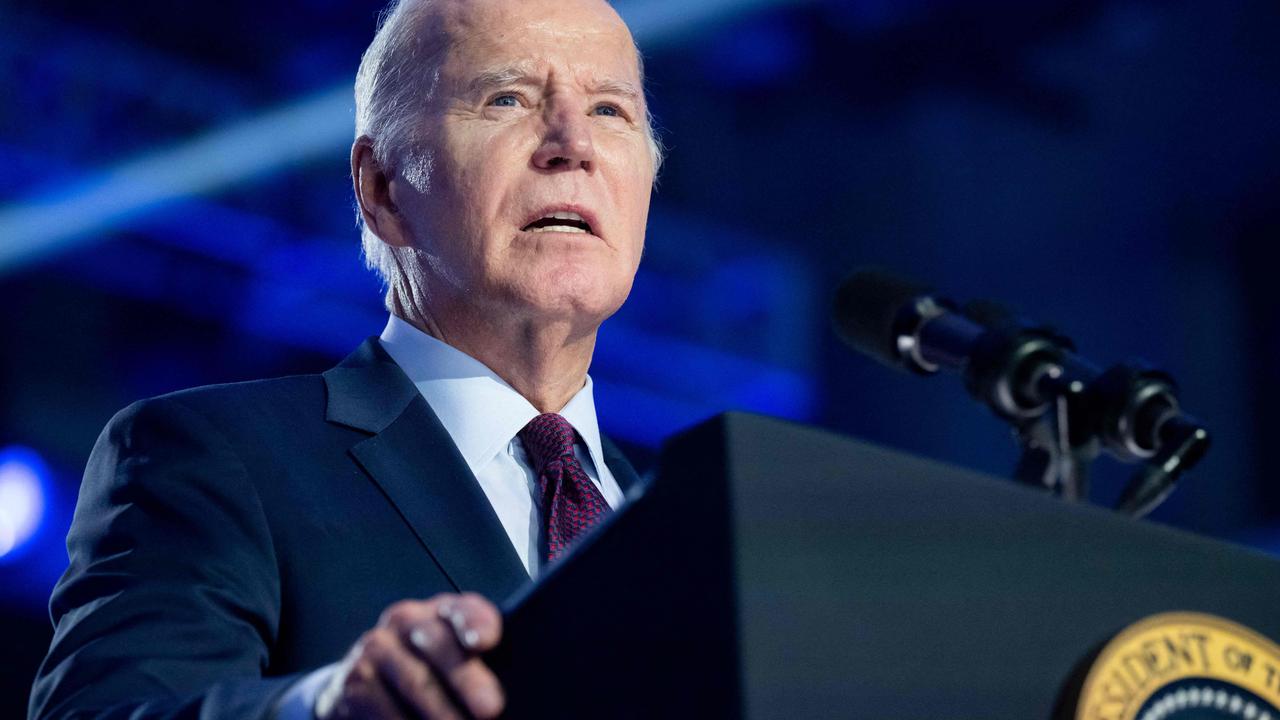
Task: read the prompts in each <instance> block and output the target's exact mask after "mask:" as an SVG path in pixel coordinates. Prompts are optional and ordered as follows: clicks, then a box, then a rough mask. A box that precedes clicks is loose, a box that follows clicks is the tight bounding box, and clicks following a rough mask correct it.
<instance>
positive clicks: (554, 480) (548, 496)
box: [520, 413, 609, 562]
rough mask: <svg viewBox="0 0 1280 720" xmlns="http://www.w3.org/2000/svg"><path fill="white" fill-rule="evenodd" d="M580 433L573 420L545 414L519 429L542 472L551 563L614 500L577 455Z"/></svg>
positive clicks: (541, 495)
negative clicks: (607, 498)
mask: <svg viewBox="0 0 1280 720" xmlns="http://www.w3.org/2000/svg"><path fill="white" fill-rule="evenodd" d="M575 437H576V433H575V432H574V430H573V426H572V425H570V424H569V421H568V420H565V419H564V418H563V417H560V416H559V415H557V414H555V413H545V414H543V415H539V416H538V417H536V418H534V419H532V420H530V421H529V424H528V425H525V426H524V429H523V430H521V431H520V442H522V443H524V449H525V452H526V453H528V454H529V459H530V460H532V461H533V468H534V471H535V472H536V473H537V474H538V492H539V500H540V503H539V505H540V508H539V509H540V510H541V511H542V529H543V537H544V538H546V546H545V547H546V554H545V555H544V556H543V560H545V561H546V562H550V561H552V560H555V559H556V558H558V557H560V556H561V555H563V554H564V553H565V551H566V550H568V549H569V546H570V545H571V544H572V543H573V541H574V539H575V538H577V537H578V536H580V535H582V534H584V533H586V531H587V530H590V529H591V528H592V527H594V526H595V525H596V524H597V523H599V522H600V520H602V519H603V518H604V516H605V515H607V514H608V513H609V503H607V502H605V499H604V496H603V495H601V494H600V490H599V489H597V488H596V486H595V483H593V482H591V478H589V477H587V473H586V471H585V470H583V469H582V463H579V462H578V458H577V457H576V456H575V455H574V454H573V443H574V439H575Z"/></svg>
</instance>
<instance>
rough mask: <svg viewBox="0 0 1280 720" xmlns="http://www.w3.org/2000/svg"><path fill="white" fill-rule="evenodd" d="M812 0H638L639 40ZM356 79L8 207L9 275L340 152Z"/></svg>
mask: <svg viewBox="0 0 1280 720" xmlns="http://www.w3.org/2000/svg"><path fill="white" fill-rule="evenodd" d="M804 1H805V0H702V1H701V2H699V3H688V2H687V0H631V1H630V2H619V3H618V4H617V5H616V7H617V9H618V11H619V13H621V14H622V15H623V17H625V18H627V20H628V22H629V23H630V24H631V27H632V28H633V30H634V33H635V36H636V40H637V42H639V43H640V44H641V45H643V46H646V47H660V46H661V45H662V44H663V42H664V41H666V40H676V39H684V38H686V37H687V36H688V35H689V34H690V33H692V32H696V31H700V30H702V29H705V28H707V27H709V26H712V25H714V24H716V23H718V22H723V21H726V20H729V19H732V18H733V17H737V16H739V15H742V14H744V13H748V12H754V11H759V10H763V9H765V8H768V7H772V6H778V5H787V4H798V3H800V2H804ZM352 106H353V102H352V97H351V87H350V84H349V83H348V82H345V81H344V82H343V83H342V84H341V85H339V86H336V87H333V88H331V89H329V90H326V91H324V92H320V93H318V94H315V95H312V96H310V97H307V98H304V99H301V100H296V101H294V102H290V103H288V104H286V105H284V106H282V107H278V108H276V109H273V110H270V111H268V112H265V113H263V114H261V115H258V116H256V117H253V118H251V119H248V120H242V121H238V122H234V123H231V124H229V125H226V126H223V127H220V128H216V129H214V130H212V131H210V132H207V133H205V134H203V135H201V136H200V137H197V138H195V139H193V140H190V141H186V142H183V143H179V144H177V145H174V146H171V147H168V148H164V149H159V150H154V151H150V152H147V153H145V154H144V155H142V156H141V157H137V158H134V159H132V160H127V161H125V162H123V163H121V164H120V165H117V166H115V167H112V168H108V169H106V170H103V171H100V172H96V173H91V174H89V175H87V176H86V177H84V178H83V179H81V180H80V181H78V182H75V183H72V184H70V185H66V186H59V187H56V188H50V189H46V190H45V191H43V192H37V193H35V194H33V195H30V196H28V197H26V198H23V199H21V200H19V201H17V202H16V203H13V204H10V205H8V206H6V207H2V208H0V237H3V238H5V242H4V244H3V245H0V275H4V274H6V273H11V272H14V271H16V270H18V269H20V268H22V267H25V266H28V265H30V264H32V263H35V262H39V261H40V260H42V259H44V258H47V257H50V256H52V255H55V254H57V253H61V252H64V251H66V250H68V249H71V248H74V247H77V246H80V245H85V244H89V243H94V242H101V241H103V240H105V239H107V238H108V236H109V235H108V234H109V232H110V231H111V230H112V229H113V228H116V227H118V226H119V225H120V224H121V223H124V222H127V221H129V220H132V219H135V218H137V217H139V216H140V215H142V214H144V213H146V212H148V211H150V210H152V209H155V208H157V207H159V206H162V205H164V204H165V203H168V202H172V201H174V200H179V199H181V198H184V197H190V196H193V195H202V194H209V193H214V192H217V191H219V190H222V189H225V188H228V187H231V186H234V185H235V184H237V183H241V182H245V181H248V180H253V179H257V178H261V177H264V176H266V175H268V174H270V173H273V172H277V171H280V170H283V169H285V168H288V167H290V166H292V165H295V164H298V163H302V162H306V161H308V160H311V159H313V158H317V157H322V156H324V155H326V154H331V153H334V152H336V151H337V150H338V149H340V148H342V147H343V146H344V145H345V143H346V142H347V141H348V140H349V139H350V137H351V133H352V130H351V128H352V112H353V109H352Z"/></svg>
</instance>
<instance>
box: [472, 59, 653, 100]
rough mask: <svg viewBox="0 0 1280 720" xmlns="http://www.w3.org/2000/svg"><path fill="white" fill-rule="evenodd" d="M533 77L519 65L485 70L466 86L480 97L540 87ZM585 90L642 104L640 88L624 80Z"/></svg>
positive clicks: (591, 83) (601, 82)
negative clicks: (506, 89)
mask: <svg viewBox="0 0 1280 720" xmlns="http://www.w3.org/2000/svg"><path fill="white" fill-rule="evenodd" d="M535 75H536V73H534V72H533V71H532V70H531V69H530V68H528V67H522V66H520V65H510V66H507V67H502V68H495V69H493V70H485V71H483V72H480V73H478V74H477V75H476V76H475V77H474V78H472V80H471V82H470V83H468V84H467V89H468V90H469V91H470V92H471V93H472V94H475V95H480V94H484V93H486V92H488V91H491V90H495V89H497V88H501V87H508V86H511V85H540V84H541V81H540V80H538V79H537V78H536V77H535ZM586 90H587V92H588V93H589V94H591V95H617V96H619V97H623V98H626V99H628V100H630V101H632V102H634V103H636V104H637V105H640V104H642V103H641V98H643V97H644V95H643V93H641V92H640V88H638V87H636V85H635V84H634V83H631V82H627V81H625V80H611V79H603V80H593V81H588V82H587V83H586Z"/></svg>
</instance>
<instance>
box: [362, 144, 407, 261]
mask: <svg viewBox="0 0 1280 720" xmlns="http://www.w3.org/2000/svg"><path fill="white" fill-rule="evenodd" d="M351 184H352V186H353V189H354V190H355V194H356V204H357V205H358V206H359V207H360V217H361V218H363V219H364V224H365V225H366V226H368V228H369V229H370V230H371V231H373V234H374V235H377V236H378V237H379V238H380V239H381V240H382V241H383V242H385V243H386V244H388V245H394V246H396V247H406V246H408V245H409V244H410V243H411V238H410V236H409V232H408V228H407V227H405V224H404V221H403V217H402V216H401V215H400V210H399V208H397V207H396V205H395V203H394V202H392V201H391V177H390V175H388V173H387V171H386V169H385V168H383V167H382V166H381V165H379V164H378V161H377V159H376V158H375V157H374V155H373V140H372V139H371V138H369V136H368V135H361V136H360V137H358V138H356V141H355V144H353V145H352V146H351Z"/></svg>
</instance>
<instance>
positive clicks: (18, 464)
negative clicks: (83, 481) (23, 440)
mask: <svg viewBox="0 0 1280 720" xmlns="http://www.w3.org/2000/svg"><path fill="white" fill-rule="evenodd" d="M48 479H49V470H48V468H47V466H46V465H45V464H44V461H43V460H41V459H40V456H39V455H37V454H36V453H35V451H33V450H29V449H27V448H22V447H8V448H4V449H3V450H0V558H4V557H6V556H10V555H13V554H14V553H16V551H18V550H19V549H20V548H21V547H22V545H23V544H24V543H25V542H27V541H28V540H30V539H31V537H32V536H33V535H35V533H36V530H37V529H38V528H39V527H40V521H41V519H43V517H44V501H45V497H44V488H45V483H46V482H48Z"/></svg>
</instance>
